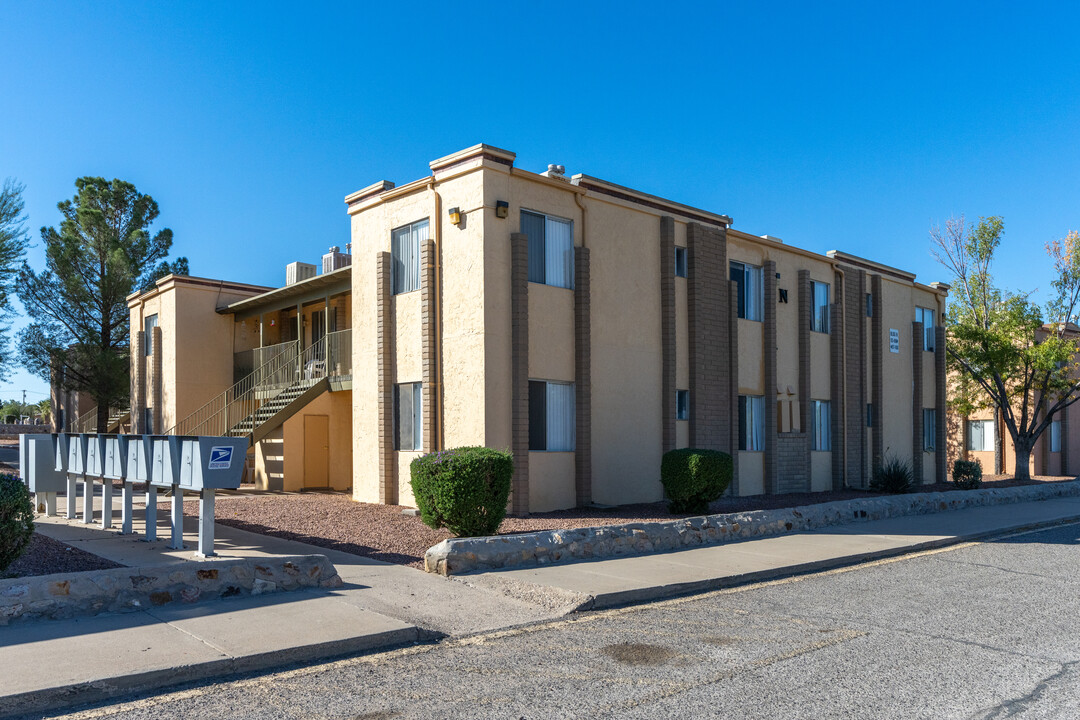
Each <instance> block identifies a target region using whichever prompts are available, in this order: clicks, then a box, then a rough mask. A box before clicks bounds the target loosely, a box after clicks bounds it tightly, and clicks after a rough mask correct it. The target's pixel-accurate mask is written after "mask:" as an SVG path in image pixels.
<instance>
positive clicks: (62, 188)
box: [0, 0, 1080, 400]
mask: <svg viewBox="0 0 1080 720" xmlns="http://www.w3.org/2000/svg"><path fill="white" fill-rule="evenodd" d="M1019 7H1020V6H1018V5H1016V4H1015V3H997V2H978V3H976V2H971V3H948V2H934V3H926V4H916V3H902V4H899V5H898V6H896V7H888V6H887V4H885V3H869V2H865V1H863V2H853V3H805V2H799V3H786V4H785V3H771V4H770V3H760V2H745V3H730V2H712V3H702V4H700V5H694V4H682V3H677V2H665V3H634V2H619V3H581V2H577V3H539V2H536V3H514V2H499V3H483V4H481V3H468V2H454V3H438V4H432V5H430V6H425V5H424V4H421V3H392V2H391V3H348V4H344V3H339V4H329V3H291V4H282V3H274V2H259V3H241V2H233V1H230V2H223V3H219V2H214V3H210V2H205V3H200V2H174V3H165V2H160V3H157V2H155V3H150V2H116V1H110V2H107V3H105V2H77V3H69V2H31V1H29V0H27V1H26V2H11V1H10V0H0V28H2V40H0V63H2V64H0V109H2V110H0V178H3V177H8V176H10V177H15V178H17V179H18V180H19V181H21V182H23V183H25V184H26V193H25V200H26V209H27V212H28V214H29V226H30V227H31V229H32V230H33V237H34V239H35V241H38V239H39V238H38V232H37V229H38V228H40V227H41V226H42V225H55V224H57V222H58V214H57V211H56V203H57V202H58V201H59V200H61V199H63V198H68V197H71V196H72V195H73V193H74V184H73V183H74V180H75V178H76V177H78V176H81V175H102V176H105V177H107V178H113V177H117V178H122V179H125V180H128V181H131V182H133V183H135V185H136V186H137V187H138V188H139V190H140V191H142V192H145V193H148V194H150V195H152V196H153V197H154V198H155V199H156V200H157V201H158V203H159V205H160V208H161V217H160V218H159V221H158V225H157V227H170V228H172V230H173V231H174V233H175V245H174V254H175V255H186V256H188V257H189V258H190V261H191V270H192V273H193V274H196V275H202V276H208V277H213V278H226V279H234V280H241V281H248V282H254V283H263V284H268V285H280V284H283V283H284V279H285V275H284V272H285V271H284V268H285V265H286V264H287V263H288V262H291V261H294V260H304V261H308V262H314V261H316V259H317V258H318V257H319V256H320V255H321V254H322V253H323V252H325V251H326V248H327V247H328V246H330V245H344V244H345V243H346V242H347V241H348V240H349V236H348V231H349V224H348V220H347V216H346V214H345V205H344V204H343V202H342V199H343V197H344V196H345V195H346V194H348V193H349V192H352V191H354V190H357V189H359V188H361V187H363V186H365V185H368V184H370V183H371V182H374V181H376V180H380V179H388V180H393V181H395V182H397V183H399V184H400V183H404V182H407V181H410V180H414V179H417V178H419V177H421V176H424V175H427V174H428V172H429V171H428V167H427V163H428V161H430V160H432V159H434V158H436V157H440V156H442V155H445V154H448V153H450V152H453V151H456V150H459V149H461V148H464V147H466V146H469V145H472V144H474V143H477V142H486V143H490V144H493V145H497V146H500V147H504V148H507V149H509V150H513V151H515V152H517V153H518V159H517V164H518V165H519V166H521V167H525V168H528V169H533V170H537V171H539V170H542V169H544V168H545V167H546V165H547V163H550V162H557V163H561V164H563V165H565V166H566V167H567V171H568V172H569V173H576V172H585V173H588V174H590V175H595V176H598V177H601V178H605V179H608V180H611V181H613V182H617V183H621V184H625V185H629V186H631V187H634V188H638V189H640V190H644V191H646V192H651V193H654V194H657V195H661V196H664V197H668V198H671V199H674V200H678V201H681V202H684V203H688V204H690V205H696V206H700V207H703V208H707V209H709V210H715V211H719V212H724V213H727V214H729V215H731V216H732V217H733V218H734V220H735V227H737V228H739V229H742V230H746V231H748V232H752V233H755V234H764V233H768V234H771V235H775V236H778V237H781V238H783V239H784V240H785V241H786V242H789V243H792V244H795V245H799V246H802V247H805V248H808V249H811V250H815V251H818V252H825V251H827V250H830V249H839V250H844V251H847V252H852V253H856V254H859V255H864V256H867V257H870V258H873V259H876V260H878V261H881V262H885V263H888V264H892V265H896V266H898V267H901V268H904V269H908V270H912V271H914V272H917V273H918V275H919V278H920V280H923V281H926V282H929V281H933V280H947V279H948V278H947V277H946V274H945V272H944V271H943V270H942V269H941V268H940V267H939V266H937V265H936V264H935V263H934V261H933V260H932V259H931V258H930V256H929V244H928V239H927V238H928V230H929V228H930V227H931V226H932V225H934V224H935V223H943V222H944V221H945V220H946V219H948V218H949V217H950V216H953V215H958V214H960V213H965V214H966V215H967V217H968V218H971V219H974V218H977V217H978V216H980V215H991V214H997V215H1003V216H1004V217H1005V223H1006V233H1005V241H1004V245H1003V247H1002V250H1001V254H1000V259H999V262H998V265H997V269H998V271H999V274H1000V278H1001V280H1002V282H1003V283H1004V284H1005V285H1007V286H1009V287H1012V288H1023V289H1031V288H1035V287H1042V288H1045V287H1046V286H1047V285H1048V284H1049V273H1048V271H1047V266H1048V264H1047V262H1046V260H1045V254H1044V251H1043V246H1044V244H1045V243H1046V242H1047V241H1049V240H1053V239H1056V238H1060V237H1063V236H1064V235H1065V234H1066V232H1067V231H1068V230H1070V229H1080V203H1078V199H1080V48H1078V44H1077V41H1076V30H1077V28H1080V4H1077V3H1058V4H1045V5H1044V4H1036V5H1028V6H1024V7H1025V8H1026V12H1022V13H1021V12H1018V8H1019ZM30 258H31V262H32V263H33V264H35V265H40V263H41V258H42V255H41V251H40V248H37V249H35V250H33V251H32V252H31V255H30ZM23 388H26V389H28V390H30V391H31V394H30V395H28V398H29V399H32V400H36V399H40V398H42V397H44V395H43V394H42V393H43V392H44V390H45V385H44V383H42V382H40V381H37V380H32V379H30V378H29V377H28V376H26V375H25V374H19V375H17V376H15V377H14V378H13V381H12V382H11V383H9V384H7V385H4V386H0V397H4V398H6V397H9V396H12V395H15V394H16V391H18V390H21V389H23Z"/></svg>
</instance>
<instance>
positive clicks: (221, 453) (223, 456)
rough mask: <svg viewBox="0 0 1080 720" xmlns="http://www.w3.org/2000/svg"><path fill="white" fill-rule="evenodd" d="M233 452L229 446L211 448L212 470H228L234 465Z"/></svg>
mask: <svg viewBox="0 0 1080 720" xmlns="http://www.w3.org/2000/svg"><path fill="white" fill-rule="evenodd" d="M232 451H233V449H232V448H231V447H229V446H228V445H215V446H214V447H212V448H210V469H211V470H228V469H229V466H230V465H232Z"/></svg>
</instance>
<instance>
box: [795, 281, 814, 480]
mask: <svg viewBox="0 0 1080 720" xmlns="http://www.w3.org/2000/svg"><path fill="white" fill-rule="evenodd" d="M798 282H799V307H798V313H799V318H798V327H799V431H800V432H803V433H805V434H806V444H805V445H804V450H803V466H804V467H805V468H806V482H805V485H804V487H803V490H804V491H806V492H809V490H810V488H811V487H812V486H813V480H812V475H813V473H812V472H811V466H810V448H811V447H812V446H813V444H814V439H813V437H812V436H811V434H810V314H811V312H812V307H813V304H812V298H811V297H810V271H809V270H800V271H799V280H798Z"/></svg>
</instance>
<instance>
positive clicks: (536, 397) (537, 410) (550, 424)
mask: <svg viewBox="0 0 1080 720" xmlns="http://www.w3.org/2000/svg"><path fill="white" fill-rule="evenodd" d="M574 439H575V423H574V384H573V383H561V382H547V381H545V380H530V381H529V450H548V451H553V452H567V451H572V450H573V449H574Z"/></svg>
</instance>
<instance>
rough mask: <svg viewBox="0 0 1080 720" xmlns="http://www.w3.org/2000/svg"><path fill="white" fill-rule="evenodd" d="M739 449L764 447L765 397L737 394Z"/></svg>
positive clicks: (760, 448)
mask: <svg viewBox="0 0 1080 720" xmlns="http://www.w3.org/2000/svg"><path fill="white" fill-rule="evenodd" d="M739 449H740V450H764V449H765V398H764V397H761V396H756V395H740V396H739Z"/></svg>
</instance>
